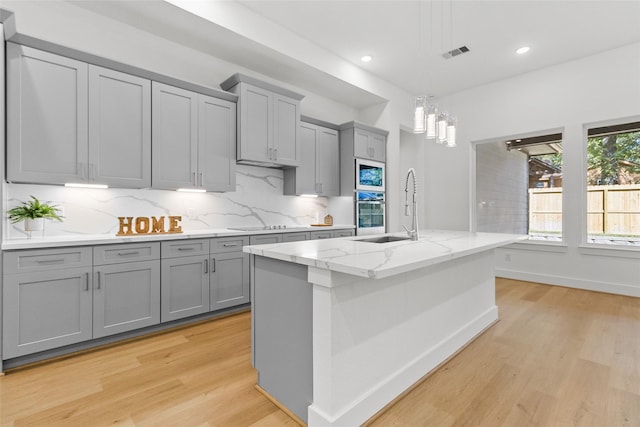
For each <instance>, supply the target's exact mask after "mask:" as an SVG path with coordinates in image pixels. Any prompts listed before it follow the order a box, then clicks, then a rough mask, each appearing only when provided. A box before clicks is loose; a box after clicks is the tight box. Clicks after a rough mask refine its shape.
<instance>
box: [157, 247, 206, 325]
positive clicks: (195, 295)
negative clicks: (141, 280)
mask: <svg viewBox="0 0 640 427" xmlns="http://www.w3.org/2000/svg"><path fill="white" fill-rule="evenodd" d="M161 252H162V261H161V264H162V266H161V268H162V277H161V281H160V286H161V293H160V294H161V302H160V319H161V321H162V322H168V321H170V320H176V319H182V318H185V317H189V316H194V315H196V314H202V313H206V312H208V311H209V241H208V239H196V240H176V241H168V242H162V247H161Z"/></svg>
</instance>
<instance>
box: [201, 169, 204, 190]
mask: <svg viewBox="0 0 640 427" xmlns="http://www.w3.org/2000/svg"><path fill="white" fill-rule="evenodd" d="M200 187H204V172H200Z"/></svg>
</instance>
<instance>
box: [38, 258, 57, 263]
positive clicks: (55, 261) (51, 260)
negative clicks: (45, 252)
mask: <svg viewBox="0 0 640 427" xmlns="http://www.w3.org/2000/svg"><path fill="white" fill-rule="evenodd" d="M36 262H37V263H38V264H61V263H63V262H64V258H56V259H39V260H37V261H36Z"/></svg>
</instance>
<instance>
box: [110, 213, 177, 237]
mask: <svg viewBox="0 0 640 427" xmlns="http://www.w3.org/2000/svg"><path fill="white" fill-rule="evenodd" d="M167 219H168V223H169V224H168V228H166V229H165V217H164V216H161V217H157V218H156V217H155V216H152V217H147V216H139V217H137V218H135V221H134V217H132V216H126V217H125V216H119V217H118V221H120V228H119V229H118V232H117V233H116V236H133V235H135V234H178V233H182V226H180V221H182V217H181V216H176V215H169V216H168V217H167Z"/></svg>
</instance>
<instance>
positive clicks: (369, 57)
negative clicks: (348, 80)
mask: <svg viewBox="0 0 640 427" xmlns="http://www.w3.org/2000/svg"><path fill="white" fill-rule="evenodd" d="M372 59H373V56H371V55H365V56H363V57H362V58H360V61H362V62H369V61H371V60H372Z"/></svg>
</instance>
